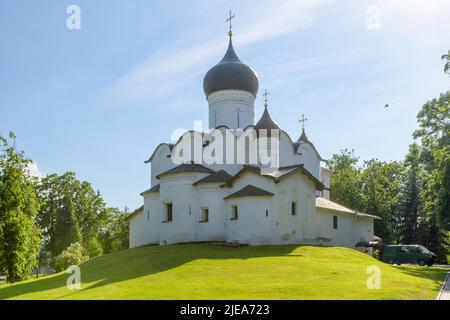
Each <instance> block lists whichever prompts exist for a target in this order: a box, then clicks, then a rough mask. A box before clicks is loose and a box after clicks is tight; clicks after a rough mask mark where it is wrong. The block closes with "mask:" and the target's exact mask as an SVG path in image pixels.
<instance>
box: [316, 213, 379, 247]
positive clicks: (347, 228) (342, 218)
mask: <svg viewBox="0 0 450 320" xmlns="http://www.w3.org/2000/svg"><path fill="white" fill-rule="evenodd" d="M316 216H317V225H316V229H317V237H322V238H328V239H330V240H331V241H330V242H326V241H324V242H323V244H325V245H333V246H343V247H349V248H354V247H355V245H356V243H358V242H360V241H371V240H372V238H373V219H370V218H362V217H358V218H354V217H353V215H352V214H349V213H341V212H337V211H332V210H327V209H323V208H316ZM333 216H337V217H338V228H337V229H333Z"/></svg>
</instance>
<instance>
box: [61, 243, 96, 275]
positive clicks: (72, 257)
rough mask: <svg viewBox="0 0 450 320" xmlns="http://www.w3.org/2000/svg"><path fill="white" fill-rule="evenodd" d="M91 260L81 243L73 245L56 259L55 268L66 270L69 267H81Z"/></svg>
mask: <svg viewBox="0 0 450 320" xmlns="http://www.w3.org/2000/svg"><path fill="white" fill-rule="evenodd" d="M88 259H89V255H88V254H87V252H86V250H85V249H84V248H83V246H82V245H81V243H80V242H75V243H72V244H71V245H70V246H68V247H67V248H66V249H65V250H64V251H63V252H61V253H60V254H59V255H58V256H57V257H56V258H55V263H54V265H55V268H56V270H58V271H63V270H66V269H67V268H68V267H69V266H72V265H80V264H82V263H83V262H85V261H87V260H88Z"/></svg>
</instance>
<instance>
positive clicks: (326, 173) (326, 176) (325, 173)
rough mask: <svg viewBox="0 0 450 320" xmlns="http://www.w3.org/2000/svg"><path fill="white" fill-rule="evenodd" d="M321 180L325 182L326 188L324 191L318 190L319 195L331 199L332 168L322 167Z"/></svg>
mask: <svg viewBox="0 0 450 320" xmlns="http://www.w3.org/2000/svg"><path fill="white" fill-rule="evenodd" d="M320 182H322V183H323V185H324V187H325V188H324V189H323V190H322V191H317V193H316V194H317V196H318V197H323V198H325V199H330V196H331V195H330V185H331V170H329V169H327V168H324V167H320Z"/></svg>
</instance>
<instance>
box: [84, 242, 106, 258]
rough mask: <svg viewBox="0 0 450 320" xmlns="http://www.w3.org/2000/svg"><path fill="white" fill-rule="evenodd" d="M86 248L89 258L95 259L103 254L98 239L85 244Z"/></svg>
mask: <svg viewBox="0 0 450 320" xmlns="http://www.w3.org/2000/svg"><path fill="white" fill-rule="evenodd" d="M84 248H85V249H86V253H87V254H88V255H89V258H94V257H97V256H99V255H101V254H103V248H102V244H101V243H100V241H98V240H97V239H96V238H92V239H90V240H89V241H87V242H86V243H84Z"/></svg>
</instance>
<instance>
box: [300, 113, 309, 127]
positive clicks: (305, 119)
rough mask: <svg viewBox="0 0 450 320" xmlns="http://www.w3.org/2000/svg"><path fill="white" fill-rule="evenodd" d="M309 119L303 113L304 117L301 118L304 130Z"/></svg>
mask: <svg viewBox="0 0 450 320" xmlns="http://www.w3.org/2000/svg"><path fill="white" fill-rule="evenodd" d="M306 121H308V118H305V115H304V114H302V117H301V119H300V121H299V122H300V123H301V124H302V130H305V122H306Z"/></svg>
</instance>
